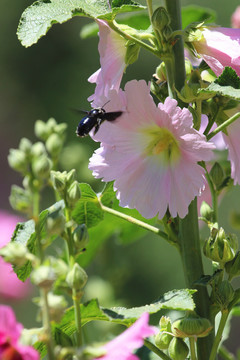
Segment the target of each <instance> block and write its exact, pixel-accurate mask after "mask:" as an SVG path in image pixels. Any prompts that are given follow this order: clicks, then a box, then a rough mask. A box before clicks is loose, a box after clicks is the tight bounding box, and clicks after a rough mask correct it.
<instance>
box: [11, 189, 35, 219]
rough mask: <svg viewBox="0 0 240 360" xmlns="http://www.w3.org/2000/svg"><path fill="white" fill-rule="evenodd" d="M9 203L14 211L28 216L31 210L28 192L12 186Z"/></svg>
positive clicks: (30, 199)
mask: <svg viewBox="0 0 240 360" xmlns="http://www.w3.org/2000/svg"><path fill="white" fill-rule="evenodd" d="M9 202H10V204H11V206H12V208H13V209H14V210H17V211H20V212H22V213H25V214H30V213H31V210H32V197H31V194H30V192H29V191H28V190H25V189H23V188H21V187H20V186H17V185H12V187H11V194H10V197H9Z"/></svg>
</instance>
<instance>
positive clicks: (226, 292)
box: [216, 280, 234, 311]
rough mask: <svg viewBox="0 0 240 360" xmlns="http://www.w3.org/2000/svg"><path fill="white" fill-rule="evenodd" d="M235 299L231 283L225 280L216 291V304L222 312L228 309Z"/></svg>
mask: <svg viewBox="0 0 240 360" xmlns="http://www.w3.org/2000/svg"><path fill="white" fill-rule="evenodd" d="M233 298H234V290H233V287H232V285H231V284H230V282H229V281H227V280H224V281H222V282H221V284H220V286H219V287H218V289H217V291H216V302H217V304H218V305H219V306H220V308H221V311H223V310H226V309H227V308H228V305H229V303H230V302H231V301H232V300H233Z"/></svg>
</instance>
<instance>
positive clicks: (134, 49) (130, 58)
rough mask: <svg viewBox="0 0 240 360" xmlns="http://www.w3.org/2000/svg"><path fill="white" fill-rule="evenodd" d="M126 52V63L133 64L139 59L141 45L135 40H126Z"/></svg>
mask: <svg viewBox="0 0 240 360" xmlns="http://www.w3.org/2000/svg"><path fill="white" fill-rule="evenodd" d="M125 46H126V54H125V60H124V62H125V64H126V65H131V64H133V63H134V62H135V61H137V59H138V55H139V51H140V46H139V45H137V44H136V43H135V42H134V41H132V40H129V41H127V42H126V45H125Z"/></svg>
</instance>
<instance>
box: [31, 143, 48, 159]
mask: <svg viewBox="0 0 240 360" xmlns="http://www.w3.org/2000/svg"><path fill="white" fill-rule="evenodd" d="M31 153H32V156H33V157H39V156H41V155H46V149H45V146H44V144H43V143H42V142H40V141H38V142H36V143H35V144H33V146H32V151H31Z"/></svg>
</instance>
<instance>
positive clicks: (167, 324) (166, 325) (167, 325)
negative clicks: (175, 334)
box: [159, 316, 171, 332]
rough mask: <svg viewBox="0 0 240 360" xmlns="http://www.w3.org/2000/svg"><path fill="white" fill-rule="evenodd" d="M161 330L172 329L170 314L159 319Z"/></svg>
mask: <svg viewBox="0 0 240 360" xmlns="http://www.w3.org/2000/svg"><path fill="white" fill-rule="evenodd" d="M159 326H160V329H161V331H168V332H170V331H171V320H170V318H169V317H168V316H162V317H161V319H160V321H159Z"/></svg>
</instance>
